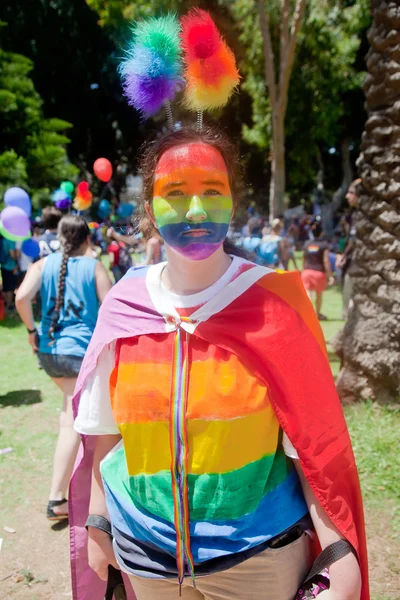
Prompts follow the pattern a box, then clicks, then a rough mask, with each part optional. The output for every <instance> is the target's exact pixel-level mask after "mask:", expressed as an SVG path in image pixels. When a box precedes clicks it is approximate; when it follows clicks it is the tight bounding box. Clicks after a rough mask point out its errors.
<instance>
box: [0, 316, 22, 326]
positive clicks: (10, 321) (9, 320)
mask: <svg viewBox="0 0 400 600" xmlns="http://www.w3.org/2000/svg"><path fill="white" fill-rule="evenodd" d="M0 327H4V328H5V329H14V328H15V327H21V319H20V318H19V316H18V315H17V314H15V315H12V316H10V315H7V316H6V318H5V319H3V321H0Z"/></svg>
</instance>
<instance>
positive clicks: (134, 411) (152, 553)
mask: <svg viewBox="0 0 400 600" xmlns="http://www.w3.org/2000/svg"><path fill="white" fill-rule="evenodd" d="M247 264H248V263H247ZM187 298H188V299H190V297H187ZM196 308H197V307H193V308H188V307H187V306H185V307H182V306H180V307H177V311H178V312H179V314H180V315H185V316H188V315H190V314H191V313H192V312H193V311H194V310H195V309H196ZM174 344H175V334H174V333H173V332H171V333H165V334H155V335H142V336H139V337H133V338H127V339H123V340H118V341H117V344H116V349H115V367H114V369H113V371H112V374H111V378H110V397H111V406H112V412H113V417H114V420H115V423H116V425H117V427H118V429H119V431H120V433H121V435H122V438H123V440H122V443H121V444H120V445H119V446H118V447H117V448H116V449H114V451H113V452H112V453H110V454H109V455H108V456H107V457H106V458H105V459H104V460H103V462H102V464H101V473H102V477H103V481H104V487H105V491H106V500H107V508H108V511H109V514H110V519H111V522H112V524H113V533H114V549H115V553H116V556H117V560H118V562H119V563H120V564H121V566H122V567H123V568H124V569H125V570H127V571H128V572H130V573H132V574H137V575H143V576H148V577H159V576H161V577H168V576H171V577H174V576H176V574H177V566H176V555H177V546H176V543H177V531H176V515H175V514H174V497H173V481H172V474H171V473H172V471H171V457H172V453H173V447H172V446H171V435H170V433H171V430H170V402H171V384H172V379H173V366H172V362H173V356H174ZM187 356H188V380H187V398H186V407H185V424H186V428H187V446H188V455H187V485H188V513H189V519H190V520H189V527H190V552H191V555H192V559H193V564H194V571H195V574H196V573H197V574H206V573H211V572H215V571H217V570H222V569H225V568H228V566H232V565H233V564H236V563H237V562H240V561H242V560H244V559H246V558H248V557H249V556H251V555H252V554H254V553H255V552H258V551H261V550H263V549H264V547H265V544H266V542H267V541H268V540H269V539H271V538H272V537H274V536H276V535H279V534H280V533H282V532H283V531H285V530H286V529H287V528H289V527H291V526H292V525H293V524H294V523H296V522H297V521H298V520H299V519H301V518H302V517H303V516H304V515H305V514H306V513H307V506H306V503H305V501H304V498H303V494H302V490H301V486H300V482H299V480H298V477H297V474H296V472H295V470H294V467H293V465H292V461H291V460H290V459H288V458H287V457H286V455H285V453H284V450H283V446H282V430H281V428H280V426H279V423H278V420H277V418H276V416H275V413H274V411H273V408H272V405H271V402H270V398H269V394H268V389H267V388H266V387H265V385H264V384H263V383H261V381H259V380H258V379H257V378H256V377H255V376H254V375H253V374H252V373H251V372H250V371H249V370H248V369H247V368H246V367H245V366H244V365H243V364H242V363H241V361H240V359H239V358H238V357H237V356H236V355H234V354H233V353H230V352H228V351H226V350H224V349H222V348H220V347H218V346H217V345H213V344H210V343H208V342H207V341H205V340H203V339H201V338H199V337H197V336H196V335H195V334H194V335H190V336H189V338H188V348H187Z"/></svg>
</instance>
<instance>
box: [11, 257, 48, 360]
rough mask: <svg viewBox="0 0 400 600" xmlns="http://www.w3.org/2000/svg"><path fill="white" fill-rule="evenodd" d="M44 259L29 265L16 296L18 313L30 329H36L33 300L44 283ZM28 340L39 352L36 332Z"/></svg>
mask: <svg viewBox="0 0 400 600" xmlns="http://www.w3.org/2000/svg"><path fill="white" fill-rule="evenodd" d="M43 261H44V259H42V260H39V261H38V262H36V263H33V264H32V265H31V266H30V267H29V269H28V272H27V274H26V276H25V278H24V280H23V282H22V283H21V285H20V286H19V288H18V291H17V295H16V298H15V305H16V307H17V311H18V314H19V316H20V317H21V320H22V322H23V324H24V325H25V327H26V328H27V329H30V330H33V329H35V321H34V318H33V310H32V300H33V299H34V298H35V296H36V294H37V293H38V291H39V290H40V286H41V284H42V269H43ZM28 342H29V344H30V345H31V346H32V349H33V351H34V352H37V351H38V347H37V335H36V332H35V333H30V334H29V337H28Z"/></svg>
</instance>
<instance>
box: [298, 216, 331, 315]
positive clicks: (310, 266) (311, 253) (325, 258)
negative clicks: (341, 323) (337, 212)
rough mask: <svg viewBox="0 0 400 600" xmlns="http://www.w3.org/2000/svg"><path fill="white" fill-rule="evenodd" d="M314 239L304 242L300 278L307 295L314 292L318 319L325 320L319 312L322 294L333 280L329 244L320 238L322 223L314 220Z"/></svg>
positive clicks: (312, 227)
mask: <svg viewBox="0 0 400 600" xmlns="http://www.w3.org/2000/svg"><path fill="white" fill-rule="evenodd" d="M311 231H312V234H313V237H314V239H313V240H310V241H309V242H306V243H305V246H304V252H303V271H302V273H301V279H302V282H303V285H304V287H305V288H306V290H307V293H308V295H309V296H310V298H311V292H315V311H316V313H317V315H318V319H319V320H320V321H326V319H327V317H326V316H325V315H323V314H322V313H321V308H322V294H323V293H324V291H325V290H326V286H327V285H333V284H334V283H335V280H334V278H333V276H332V270H331V263H330V258H329V244H328V242H326V241H325V240H322V239H321V237H322V233H323V232H322V225H321V223H320V221H317V220H316V221H315V222H314V223H313V224H312V225H311Z"/></svg>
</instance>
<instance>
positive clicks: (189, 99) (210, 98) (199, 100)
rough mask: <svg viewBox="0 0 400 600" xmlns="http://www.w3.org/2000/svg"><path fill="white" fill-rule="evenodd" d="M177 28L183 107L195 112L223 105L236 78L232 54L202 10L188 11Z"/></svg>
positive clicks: (231, 92) (236, 80)
mask: <svg viewBox="0 0 400 600" xmlns="http://www.w3.org/2000/svg"><path fill="white" fill-rule="evenodd" d="M181 27H182V47H183V51H184V61H185V65H186V68H185V78H186V81H187V85H186V89H185V103H186V105H187V107H188V108H189V109H191V110H196V111H197V110H211V109H214V108H219V107H221V106H225V104H227V102H228V100H229V98H230V97H231V95H232V94H233V92H234V90H235V88H236V86H237V85H238V83H239V79H240V76H239V73H238V70H237V67H236V61H235V57H234V55H233V52H232V51H231V50H230V49H229V48H228V46H227V45H226V43H225V42H224V41H223V39H222V38H221V35H220V33H219V31H218V29H217V27H216V25H215V23H214V21H213V20H212V19H211V17H210V15H209V14H208V13H206V12H205V11H204V10H200V9H193V10H191V11H190V12H189V14H188V15H187V16H185V17H182V19H181Z"/></svg>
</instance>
